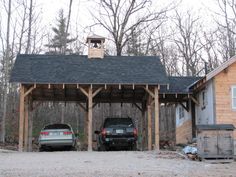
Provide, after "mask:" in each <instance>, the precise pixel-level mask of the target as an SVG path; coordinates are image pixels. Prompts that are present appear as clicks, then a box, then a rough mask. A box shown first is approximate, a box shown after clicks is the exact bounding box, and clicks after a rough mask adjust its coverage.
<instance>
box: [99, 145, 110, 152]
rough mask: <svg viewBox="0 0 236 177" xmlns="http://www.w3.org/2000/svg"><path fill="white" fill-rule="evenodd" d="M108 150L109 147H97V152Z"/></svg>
mask: <svg viewBox="0 0 236 177" xmlns="http://www.w3.org/2000/svg"><path fill="white" fill-rule="evenodd" d="M108 150H109V147H107V146H106V145H103V144H101V145H100V146H99V147H98V151H108Z"/></svg>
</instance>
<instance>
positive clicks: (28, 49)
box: [25, 0, 33, 54]
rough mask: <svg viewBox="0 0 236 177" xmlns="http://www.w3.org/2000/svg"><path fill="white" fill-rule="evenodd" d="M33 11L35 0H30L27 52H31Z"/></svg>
mask: <svg viewBox="0 0 236 177" xmlns="http://www.w3.org/2000/svg"><path fill="white" fill-rule="evenodd" d="M32 11H33V0H30V6H29V26H28V35H27V46H26V49H25V53H26V54H28V53H29V52H30V47H31V31H32V16H33V15H32Z"/></svg>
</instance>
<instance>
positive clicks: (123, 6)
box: [91, 0, 168, 56]
mask: <svg viewBox="0 0 236 177" xmlns="http://www.w3.org/2000/svg"><path fill="white" fill-rule="evenodd" d="M98 5H99V6H100V8H99V15H95V14H94V13H91V14H92V15H93V18H94V19H95V21H96V23H95V25H96V24H98V25H101V26H102V27H103V28H104V29H105V30H106V31H108V32H109V34H111V36H112V41H113V42H114V44H115V47H116V53H117V55H118V56H120V55H122V50H123V48H124V47H125V46H126V44H127V42H128V41H129V40H130V38H131V36H132V35H134V33H135V32H136V33H140V31H142V30H144V29H146V28H148V27H149V26H150V25H151V24H155V25H156V26H159V25H160V24H161V23H162V22H163V20H164V19H165V18H166V12H167V10H168V8H163V9H161V10H160V11H158V12H155V11H154V12H153V11H151V10H150V6H151V0H117V1H111V0H100V1H99V2H98Z"/></svg>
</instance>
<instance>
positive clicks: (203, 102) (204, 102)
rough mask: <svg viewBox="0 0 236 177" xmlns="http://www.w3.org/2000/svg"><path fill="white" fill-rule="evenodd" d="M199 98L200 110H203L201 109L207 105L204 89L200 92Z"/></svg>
mask: <svg viewBox="0 0 236 177" xmlns="http://www.w3.org/2000/svg"><path fill="white" fill-rule="evenodd" d="M200 96H201V100H202V103H201V108H202V110H203V109H205V108H206V105H207V92H206V89H204V90H202V92H201V95H200Z"/></svg>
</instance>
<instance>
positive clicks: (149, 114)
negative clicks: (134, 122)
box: [147, 96, 152, 151]
mask: <svg viewBox="0 0 236 177" xmlns="http://www.w3.org/2000/svg"><path fill="white" fill-rule="evenodd" d="M147 119H148V150H149V151H150V150H152V108H151V104H150V96H149V100H148V105H147Z"/></svg>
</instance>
